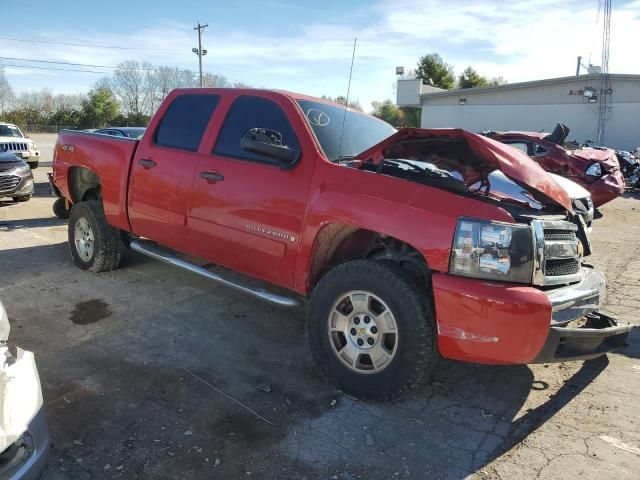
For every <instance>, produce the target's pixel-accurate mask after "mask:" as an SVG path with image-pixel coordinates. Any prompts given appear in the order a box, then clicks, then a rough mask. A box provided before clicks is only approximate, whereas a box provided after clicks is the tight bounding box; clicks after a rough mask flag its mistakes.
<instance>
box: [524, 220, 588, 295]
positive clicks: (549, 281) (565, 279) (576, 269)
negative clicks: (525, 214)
mask: <svg viewBox="0 0 640 480" xmlns="http://www.w3.org/2000/svg"><path fill="white" fill-rule="evenodd" d="M532 225H533V229H534V232H535V242H536V271H535V273H534V283H536V284H537V285H557V284H561V283H572V282H575V281H578V280H580V278H581V276H582V271H581V263H582V262H581V260H582V259H581V253H580V252H581V250H580V248H579V245H580V242H579V241H578V237H577V235H576V232H577V230H578V227H577V226H576V225H575V224H573V223H571V222H567V221H564V220H554V221H546V220H534V221H533V222H532Z"/></svg>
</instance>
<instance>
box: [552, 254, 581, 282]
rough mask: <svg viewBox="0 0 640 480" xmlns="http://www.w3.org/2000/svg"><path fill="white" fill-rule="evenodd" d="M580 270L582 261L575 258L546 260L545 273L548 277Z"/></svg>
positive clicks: (570, 273)
mask: <svg viewBox="0 0 640 480" xmlns="http://www.w3.org/2000/svg"><path fill="white" fill-rule="evenodd" d="M579 271H580V261H579V260H576V259H575V258H566V259H564V258H561V259H549V260H546V261H545V262H544V273H545V275H546V276H547V277H558V276H561V275H573V274H574V273H578V272H579Z"/></svg>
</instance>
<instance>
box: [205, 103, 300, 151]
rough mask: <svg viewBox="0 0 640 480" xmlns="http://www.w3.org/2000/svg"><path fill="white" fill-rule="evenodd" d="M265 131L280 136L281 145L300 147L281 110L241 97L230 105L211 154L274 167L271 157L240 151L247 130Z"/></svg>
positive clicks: (272, 104) (273, 105) (274, 106)
mask: <svg viewBox="0 0 640 480" xmlns="http://www.w3.org/2000/svg"><path fill="white" fill-rule="evenodd" d="M255 128H259V129H266V130H271V131H273V132H277V133H279V134H280V135H281V144H282V145H283V146H287V147H289V148H292V149H295V148H299V147H300V144H299V142H298V138H297V137H296V135H295V133H294V131H293V127H292V126H291V123H289V119H288V118H287V115H286V114H285V113H284V111H283V110H282V108H280V106H279V105H278V104H277V103H275V102H274V101H272V100H269V99H267V98H262V97H254V96H250V95H243V96H241V97H238V98H237V99H236V100H235V101H234V102H233V105H231V108H230V109H229V113H227V117H226V118H225V120H224V123H223V124H222V128H221V129H220V133H219V135H218V140H217V141H216V145H215V147H214V150H213V153H214V154H215V155H221V156H225V157H231V158H237V159H241V160H249V161H254V162H261V163H269V164H274V161H273V159H272V158H270V157H268V156H266V155H263V154H260V153H255V152H250V151H247V150H243V149H242V148H241V146H240V142H241V139H242V137H243V136H244V135H245V134H246V133H247V132H248V131H249V130H251V129H255Z"/></svg>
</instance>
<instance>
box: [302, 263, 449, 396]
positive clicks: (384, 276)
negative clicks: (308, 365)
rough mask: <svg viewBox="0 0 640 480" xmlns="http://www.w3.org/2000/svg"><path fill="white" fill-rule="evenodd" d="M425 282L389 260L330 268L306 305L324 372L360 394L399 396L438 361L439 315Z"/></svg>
mask: <svg viewBox="0 0 640 480" xmlns="http://www.w3.org/2000/svg"><path fill="white" fill-rule="evenodd" d="M430 305H431V302H430V299H429V297H428V294H427V292H426V291H425V288H424V287H421V286H420V285H419V284H418V282H416V281H415V279H414V278H413V277H412V276H411V275H410V274H409V273H407V272H406V271H404V270H402V269H401V268H400V267H399V266H397V265H396V264H394V263H392V262H388V261H374V260H355V261H351V262H347V263H345V264H342V265H339V266H337V267H335V268H334V269H333V270H331V271H330V272H329V273H327V274H326V275H325V276H324V277H323V278H322V279H321V280H320V282H319V283H318V285H317V286H316V288H315V290H314V292H313V294H312V297H311V301H310V303H309V309H308V312H307V339H308V342H309V347H310V349H311V353H312V355H313V357H314V359H315V360H316V362H317V364H318V367H319V369H320V371H321V372H322V373H323V375H324V376H325V377H326V378H327V379H328V380H330V381H331V382H332V383H333V384H334V385H336V387H338V388H339V389H341V390H343V391H345V392H348V393H350V394H353V395H356V396H358V397H362V398H371V399H376V400H390V399H394V398H398V397H401V396H403V395H405V394H407V393H408V392H410V391H412V390H414V389H415V388H416V387H418V386H419V385H420V384H421V382H422V381H423V380H425V379H426V378H427V377H428V376H429V373H430V372H431V369H432V368H433V365H434V363H435V362H436V360H437V357H438V355H437V347H436V334H435V321H434V317H433V314H432V312H431V308H430Z"/></svg>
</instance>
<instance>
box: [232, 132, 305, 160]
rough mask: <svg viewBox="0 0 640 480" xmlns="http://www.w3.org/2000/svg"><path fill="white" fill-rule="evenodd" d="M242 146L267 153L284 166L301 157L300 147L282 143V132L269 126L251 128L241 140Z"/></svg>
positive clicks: (255, 151) (262, 153)
mask: <svg viewBox="0 0 640 480" xmlns="http://www.w3.org/2000/svg"><path fill="white" fill-rule="evenodd" d="M240 148H242V150H246V151H248V152H252V153H258V154H260V155H265V156H267V157H269V158H273V159H274V160H277V161H278V162H280V163H282V164H283V166H287V165H291V164H292V163H295V162H296V160H298V158H299V157H300V149H299V148H291V147H288V146H287V145H283V144H282V134H281V133H280V132H276V131H275V130H270V129H268V128H251V129H249V130H247V131H246V132H245V134H244V135H243V136H242V139H241V140H240Z"/></svg>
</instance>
